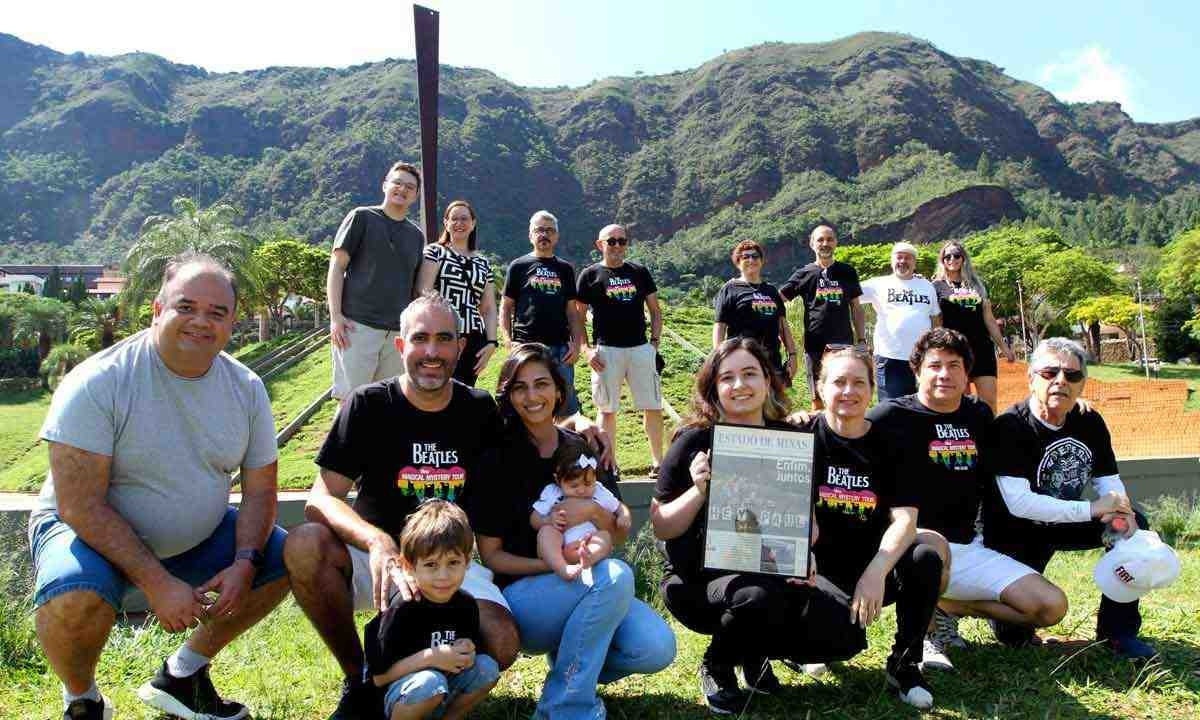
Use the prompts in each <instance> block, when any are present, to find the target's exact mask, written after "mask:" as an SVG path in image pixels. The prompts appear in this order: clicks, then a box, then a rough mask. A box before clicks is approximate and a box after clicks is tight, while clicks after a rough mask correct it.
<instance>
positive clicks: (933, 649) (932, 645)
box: [919, 634, 954, 670]
mask: <svg viewBox="0 0 1200 720" xmlns="http://www.w3.org/2000/svg"><path fill="white" fill-rule="evenodd" d="M919 667H920V669H921V670H953V669H954V663H952V662H950V658H949V657H948V656H947V655H946V648H945V647H944V646H943V645H942V643H941V642H940V641H938V640H937V639H936V638H935V637H934V636H933V635H932V634H930V635H926V636H925V642H924V643H923V644H922V646H921V664H920V666H919Z"/></svg>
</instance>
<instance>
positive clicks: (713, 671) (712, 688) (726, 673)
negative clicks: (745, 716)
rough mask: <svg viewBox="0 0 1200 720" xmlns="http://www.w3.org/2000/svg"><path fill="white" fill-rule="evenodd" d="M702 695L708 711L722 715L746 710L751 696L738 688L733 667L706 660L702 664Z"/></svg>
mask: <svg viewBox="0 0 1200 720" xmlns="http://www.w3.org/2000/svg"><path fill="white" fill-rule="evenodd" d="M700 694H701V695H703V696H704V702H706V703H708V709H709V710H712V711H713V712H715V713H718V714H720V715H733V714H736V713H740V712H742V711H743V710H745V709H746V705H747V704H748V703H749V702H750V696H749V694H748V693H747V692H746V691H745V690H742V689H741V688H740V687H738V681H737V675H734V673H733V666H732V665H720V664H717V663H713V662H709V661H708V660H704V661H702V662H701V663H700Z"/></svg>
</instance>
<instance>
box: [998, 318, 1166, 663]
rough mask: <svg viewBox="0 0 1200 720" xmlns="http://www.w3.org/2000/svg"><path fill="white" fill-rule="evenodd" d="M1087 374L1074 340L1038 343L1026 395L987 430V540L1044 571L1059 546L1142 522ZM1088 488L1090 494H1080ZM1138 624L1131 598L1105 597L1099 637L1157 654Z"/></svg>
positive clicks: (1139, 656) (1020, 631) (1078, 544)
mask: <svg viewBox="0 0 1200 720" xmlns="http://www.w3.org/2000/svg"><path fill="white" fill-rule="evenodd" d="M1086 379H1087V365H1086V363H1085V355H1084V351H1083V348H1082V347H1081V346H1080V345H1079V343H1077V342H1075V341H1073V340H1068V339H1066V338H1048V339H1046V340H1043V341H1041V342H1040V343H1038V345H1037V347H1036V348H1035V349H1034V351H1033V355H1032V357H1031V358H1030V360H1029V397H1028V398H1027V399H1025V400H1022V401H1021V402H1018V403H1016V404H1015V405H1013V406H1012V407H1010V408H1009V409H1007V410H1005V411H1004V412H1003V413H1001V414H1000V416H999V417H998V418H996V422H995V425H994V426H993V429H992V447H993V451H992V454H993V460H992V464H993V466H994V467H995V471H996V483H995V487H994V488H993V493H992V497H991V498H990V502H988V503H987V504H986V505H985V511H984V524H983V536H984V543H985V544H986V545H987V546H988V547H989V548H993V549H995V550H998V551H1000V552H1002V553H1004V554H1005V555H1008V556H1010V557H1012V558H1015V559H1017V560H1019V561H1021V562H1023V563H1025V564H1026V565H1029V566H1030V567H1032V568H1033V569H1035V570H1037V571H1038V572H1045V569H1046V564H1047V563H1049V562H1050V558H1052V557H1053V556H1054V553H1055V552H1056V551H1058V550H1084V549H1090V548H1097V547H1101V536H1102V535H1103V533H1104V531H1105V529H1106V527H1107V526H1108V524H1109V523H1110V522H1113V524H1114V525H1116V526H1120V527H1124V528H1126V532H1125V534H1126V535H1128V534H1132V533H1133V531H1134V530H1136V529H1138V528H1143V529H1144V528H1146V518H1145V517H1144V516H1143V515H1141V514H1140V513H1137V512H1135V511H1134V510H1133V509H1132V506H1131V504H1130V500H1129V495H1128V493H1127V492H1126V490H1125V484H1124V483H1123V482H1122V481H1121V475H1120V472H1119V471H1118V470H1117V460H1116V456H1115V455H1114V454H1113V449H1112V439H1111V437H1110V436H1109V433H1108V428H1107V426H1105V424H1104V419H1103V418H1102V417H1101V416H1100V413H1098V412H1096V411H1095V410H1088V411H1087V412H1083V411H1081V409H1080V407H1079V405H1078V403H1077V400H1078V399H1079V396H1080V394H1081V393H1082V392H1083V386H1084V383H1085V382H1086ZM1089 486H1090V487H1092V488H1094V489H1095V491H1096V494H1097V495H1098V498H1097V499H1096V500H1091V501H1088V500H1085V499H1083V493H1084V492H1085V491H1086V490H1087V489H1088V487H1089ZM1114 521H1115V522H1114ZM1141 624H1142V618H1141V614H1140V612H1139V610H1138V603H1137V601H1136V600H1135V601H1133V602H1130V603H1118V602H1116V601H1115V600H1112V599H1110V598H1108V597H1107V596H1101V598H1100V610H1099V614H1098V616H1097V620H1096V637H1097V639H1099V640H1103V641H1105V642H1106V643H1107V644H1108V646H1109V648H1111V649H1112V651H1113V652H1114V653H1116V654H1117V655H1118V656H1120V657H1124V658H1128V659H1134V660H1145V659H1149V658H1151V657H1153V656H1154V655H1155V652H1156V651H1155V649H1154V648H1153V647H1152V646H1151V645H1149V644H1148V643H1146V642H1145V641H1143V640H1141V639H1140V638H1139V637H1138V631H1139V630H1140V628H1141ZM993 628H994V630H995V632H996V638H997V639H998V640H1000V641H1001V642H1003V643H1004V644H1006V645H1012V646H1023V645H1029V644H1032V643H1036V642H1037V638H1036V636H1035V635H1034V634H1033V631H1032V629H1031V628H1028V627H1021V626H1017V625H1008V624H1003V623H993Z"/></svg>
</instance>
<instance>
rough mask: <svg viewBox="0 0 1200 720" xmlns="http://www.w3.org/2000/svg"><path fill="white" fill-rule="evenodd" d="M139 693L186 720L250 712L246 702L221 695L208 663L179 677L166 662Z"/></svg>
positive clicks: (235, 718)
mask: <svg viewBox="0 0 1200 720" xmlns="http://www.w3.org/2000/svg"><path fill="white" fill-rule="evenodd" d="M137 694H138V697H139V698H140V699H141V701H142V702H144V703H146V704H147V705H149V706H150V707H152V708H156V709H158V710H161V711H162V712H164V713H166V714H168V715H173V716H175V717H177V718H181V719H182V720H241V719H242V718H244V717H246V716H247V715H249V714H250V713H249V711H248V710H247V709H246V706H245V705H243V704H241V703H238V702H232V701H229V700H222V699H221V696H220V695H218V694H217V689H216V688H214V687H213V684H212V679H210V678H209V677H208V666H207V665H205V666H204V667H202V668H200V669H199V670H197V671H196V672H195V673H194V674H192V675H189V676H188V677H182V678H177V677H175V676H174V675H172V674H171V673H169V672H167V663H166V662H164V663H163V664H162V667H161V668H159V670H158V672H157V673H156V674H155V675H154V677H153V678H151V679H150V682H148V683H146V684H145V685H143V686H141V687H140V688H138V691H137Z"/></svg>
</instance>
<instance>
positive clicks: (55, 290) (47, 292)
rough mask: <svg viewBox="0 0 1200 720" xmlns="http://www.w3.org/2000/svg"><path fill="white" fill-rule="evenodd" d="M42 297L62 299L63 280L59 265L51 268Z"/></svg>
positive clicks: (43, 286)
mask: <svg viewBox="0 0 1200 720" xmlns="http://www.w3.org/2000/svg"><path fill="white" fill-rule="evenodd" d="M42 297H46V298H54V299H55V300H62V297H63V281H62V274H61V273H59V272H58V266H55V267H52V268H50V274H49V275H47V276H46V282H45V283H44V284H43V285H42Z"/></svg>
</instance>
